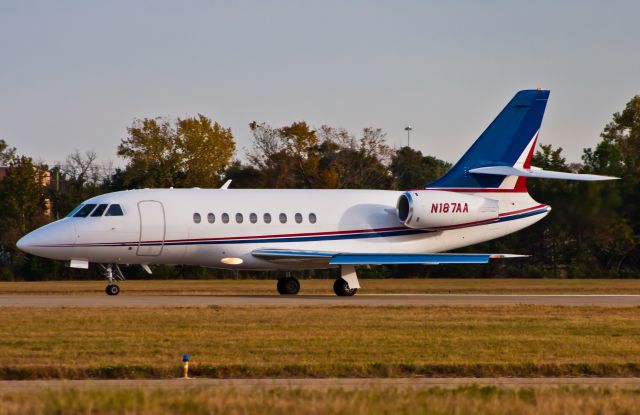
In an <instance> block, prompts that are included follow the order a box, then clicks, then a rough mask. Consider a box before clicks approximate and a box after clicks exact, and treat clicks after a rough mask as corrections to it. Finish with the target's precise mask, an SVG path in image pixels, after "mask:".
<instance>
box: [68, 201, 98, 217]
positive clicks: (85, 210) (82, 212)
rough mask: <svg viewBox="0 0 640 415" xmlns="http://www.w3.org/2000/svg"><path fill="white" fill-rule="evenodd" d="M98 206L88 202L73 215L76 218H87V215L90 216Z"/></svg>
mask: <svg viewBox="0 0 640 415" xmlns="http://www.w3.org/2000/svg"><path fill="white" fill-rule="evenodd" d="M95 207H96V205H95V204H91V203H90V204H87V205H84V206H82V208H80V210H78V212H77V213H76V214H75V215H73V217H74V218H86V217H87V216H89V213H91V211H92V210H93V209H94V208H95Z"/></svg>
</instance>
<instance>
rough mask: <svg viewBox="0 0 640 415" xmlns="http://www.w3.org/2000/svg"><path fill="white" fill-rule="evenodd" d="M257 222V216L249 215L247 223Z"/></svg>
mask: <svg viewBox="0 0 640 415" xmlns="http://www.w3.org/2000/svg"><path fill="white" fill-rule="evenodd" d="M257 221H258V215H256V214H255V213H252V214H250V215H249V222H251V223H256V222H257Z"/></svg>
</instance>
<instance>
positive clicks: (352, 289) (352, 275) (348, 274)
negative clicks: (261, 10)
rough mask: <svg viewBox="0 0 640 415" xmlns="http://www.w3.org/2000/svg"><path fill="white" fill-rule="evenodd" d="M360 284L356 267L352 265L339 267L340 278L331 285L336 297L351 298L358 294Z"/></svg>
mask: <svg viewBox="0 0 640 415" xmlns="http://www.w3.org/2000/svg"><path fill="white" fill-rule="evenodd" d="M358 288H360V282H358V274H356V267H354V266H353V265H343V266H341V267H340V278H338V279H337V280H336V281H335V282H334V283H333V292H334V293H336V295H337V296H338V297H352V296H354V295H355V294H356V293H357V292H358Z"/></svg>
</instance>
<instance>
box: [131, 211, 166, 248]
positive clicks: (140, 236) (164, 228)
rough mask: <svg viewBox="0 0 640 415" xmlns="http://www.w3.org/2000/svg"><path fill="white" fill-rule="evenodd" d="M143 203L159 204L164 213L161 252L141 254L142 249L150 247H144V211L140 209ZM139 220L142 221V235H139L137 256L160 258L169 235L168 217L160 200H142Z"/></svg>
mask: <svg viewBox="0 0 640 415" xmlns="http://www.w3.org/2000/svg"><path fill="white" fill-rule="evenodd" d="M142 203H157V204H159V205H160V210H161V211H162V243H161V244H160V250H158V252H157V253H156V252H153V253H140V247H147V246H148V245H142V244H141V243H142V209H141V208H140V204H142ZM138 218H139V219H140V233H139V235H138V248H137V249H136V255H137V256H160V255H161V254H162V251H163V250H164V240H165V237H166V235H167V217H166V215H165V211H164V205H163V204H162V202H160V201H159V200H141V201H139V202H138Z"/></svg>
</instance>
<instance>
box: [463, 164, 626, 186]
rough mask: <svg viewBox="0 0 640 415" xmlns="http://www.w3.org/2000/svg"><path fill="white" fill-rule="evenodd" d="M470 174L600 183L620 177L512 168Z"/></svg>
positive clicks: (485, 169)
mask: <svg viewBox="0 0 640 415" xmlns="http://www.w3.org/2000/svg"><path fill="white" fill-rule="evenodd" d="M469 173H473V174H492V175H496V176H520V177H530V178H534V179H563V180H580V181H590V182H593V181H599V180H617V179H618V177H611V176H600V175H597V174H577V173H566V172H561V171H549V170H542V169H539V168H536V167H531V168H529V169H527V168H519V167H512V166H488V167H478V168H476V169H470V170H469Z"/></svg>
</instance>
